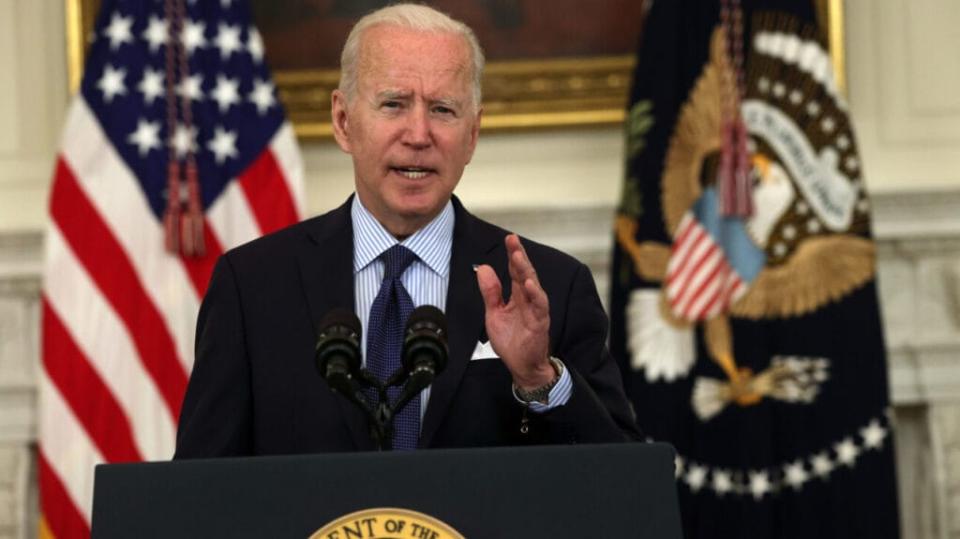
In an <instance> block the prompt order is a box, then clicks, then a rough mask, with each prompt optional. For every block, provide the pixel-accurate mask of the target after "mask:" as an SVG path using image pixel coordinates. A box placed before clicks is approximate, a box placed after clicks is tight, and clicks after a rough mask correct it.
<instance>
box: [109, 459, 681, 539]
mask: <svg viewBox="0 0 960 539" xmlns="http://www.w3.org/2000/svg"><path fill="white" fill-rule="evenodd" d="M673 458H674V453H673V449H672V448H671V447H670V446H668V445H666V444H645V443H631V444H610V445H573V446H546V447H523V448H519V447H498V448H486V449H435V450H420V451H407V452H386V453H340V454H322V455H301V456H284V457H248V458H229V459H211V460H190V461H176V462H155V463H139V464H112V465H100V466H97V469H96V475H95V484H94V502H93V524H92V525H93V528H92V536H93V537H94V538H96V539H107V538H114V537H118V538H119V537H123V538H129V537H138V538H148V537H182V538H186V537H198V538H210V537H231V538H239V537H258V538H262V537H271V538H287V537H290V538H301V539H305V538H308V537H322V538H323V539H351V538H352V539H361V538H362V539H373V538H387V537H397V538H400V537H411V538H420V537H422V538H426V539H443V538H445V537H460V536H462V537H469V538H481V539H486V538H511V537H518V538H548V537H549V538H552V539H556V538H565V537H591V538H592V537H644V538H648V539H661V538H662V539H681V537H682V532H681V528H680V514H679V508H678V505H677V493H676V485H675V480H674V461H673ZM391 511H392V512H391ZM424 517H426V519H427V520H426V521H424V520H423V518H424ZM431 519H432V520H431ZM444 526H446V527H444ZM321 529H324V532H323V534H318V535H314V534H316V533H317V532H318V530H321ZM448 532H452V533H448ZM457 534H459V535H457Z"/></svg>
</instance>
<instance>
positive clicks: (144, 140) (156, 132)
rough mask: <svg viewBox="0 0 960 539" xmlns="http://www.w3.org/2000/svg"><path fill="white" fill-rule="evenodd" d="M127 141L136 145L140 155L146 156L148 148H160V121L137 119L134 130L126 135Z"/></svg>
mask: <svg viewBox="0 0 960 539" xmlns="http://www.w3.org/2000/svg"><path fill="white" fill-rule="evenodd" d="M127 142H129V143H130V144H133V145H134V146H136V147H137V152H138V153H139V154H140V157H144V156H146V155H147V154H148V153H150V150H155V149H157V148H160V146H161V144H160V122H151V121H148V120H145V119H143V118H141V119H140V120H138V121H137V129H136V131H134V132H133V133H130V136H129V137H127Z"/></svg>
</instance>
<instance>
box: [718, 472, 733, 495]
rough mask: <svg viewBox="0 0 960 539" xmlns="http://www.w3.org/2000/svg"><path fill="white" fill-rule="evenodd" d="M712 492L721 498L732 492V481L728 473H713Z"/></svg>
mask: <svg viewBox="0 0 960 539" xmlns="http://www.w3.org/2000/svg"><path fill="white" fill-rule="evenodd" d="M713 490H714V491H715V492H716V493H717V494H720V495H721V496H722V495H724V494H726V493H728V492H730V491H732V490H733V480H732V479H731V477H730V472H727V471H725V470H716V471H715V472H713Z"/></svg>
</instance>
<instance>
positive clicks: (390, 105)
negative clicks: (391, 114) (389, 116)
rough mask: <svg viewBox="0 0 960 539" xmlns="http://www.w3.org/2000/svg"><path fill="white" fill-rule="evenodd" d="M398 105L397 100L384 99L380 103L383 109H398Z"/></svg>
mask: <svg viewBox="0 0 960 539" xmlns="http://www.w3.org/2000/svg"><path fill="white" fill-rule="evenodd" d="M400 106H401V105H400V102H399V101H384V102H383V103H381V104H380V107H381V108H385V109H398V108H400Z"/></svg>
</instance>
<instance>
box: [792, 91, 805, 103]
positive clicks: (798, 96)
mask: <svg viewBox="0 0 960 539" xmlns="http://www.w3.org/2000/svg"><path fill="white" fill-rule="evenodd" d="M801 101H803V94H802V93H800V90H794V91H792V92H790V102H791V103H793V104H794V105H799V104H800V102H801Z"/></svg>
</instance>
